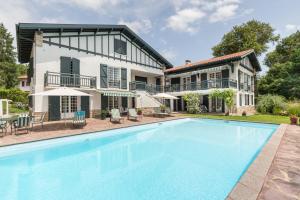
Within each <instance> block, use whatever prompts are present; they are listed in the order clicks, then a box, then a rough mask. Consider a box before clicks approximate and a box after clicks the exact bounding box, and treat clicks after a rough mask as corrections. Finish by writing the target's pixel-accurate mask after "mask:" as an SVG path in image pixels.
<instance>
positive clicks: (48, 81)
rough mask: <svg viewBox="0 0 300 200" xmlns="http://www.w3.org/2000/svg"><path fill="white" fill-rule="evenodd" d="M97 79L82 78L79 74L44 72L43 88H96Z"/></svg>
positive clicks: (91, 77)
mask: <svg viewBox="0 0 300 200" xmlns="http://www.w3.org/2000/svg"><path fill="white" fill-rule="evenodd" d="M96 80H97V78H96V77H95V76H84V75H79V74H68V73H57V72H48V71H47V72H46V73H45V75H44V84H45V86H64V87H78V88H96V83H97V81H96Z"/></svg>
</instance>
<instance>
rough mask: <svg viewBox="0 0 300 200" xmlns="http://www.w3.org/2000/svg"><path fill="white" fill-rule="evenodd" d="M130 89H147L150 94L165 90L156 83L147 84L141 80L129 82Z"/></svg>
mask: <svg viewBox="0 0 300 200" xmlns="http://www.w3.org/2000/svg"><path fill="white" fill-rule="evenodd" d="M129 89H130V90H134V91H135V90H141V91H147V92H149V93H150V94H155V93H159V92H163V86H160V85H154V84H147V83H144V82H139V81H133V82H130V83H129Z"/></svg>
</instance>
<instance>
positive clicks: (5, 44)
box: [0, 23, 16, 63]
mask: <svg viewBox="0 0 300 200" xmlns="http://www.w3.org/2000/svg"><path fill="white" fill-rule="evenodd" d="M13 41H14V38H13V37H12V35H11V34H10V33H9V32H8V31H7V29H6V28H5V27H4V25H3V24H2V23H0V62H8V63H15V62H16V52H14V49H15V48H14V47H13Z"/></svg>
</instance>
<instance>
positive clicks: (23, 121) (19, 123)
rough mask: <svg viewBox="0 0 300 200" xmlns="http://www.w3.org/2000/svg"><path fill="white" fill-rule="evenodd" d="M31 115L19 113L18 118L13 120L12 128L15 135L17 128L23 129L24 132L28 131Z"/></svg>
mask: <svg viewBox="0 0 300 200" xmlns="http://www.w3.org/2000/svg"><path fill="white" fill-rule="evenodd" d="M30 122H31V117H30V116H29V115H27V114H25V115H24V114H21V115H19V116H18V118H17V119H16V120H15V121H14V122H13V124H12V128H13V129H14V130H15V135H16V134H17V132H18V130H20V129H25V130H26V133H29V127H30Z"/></svg>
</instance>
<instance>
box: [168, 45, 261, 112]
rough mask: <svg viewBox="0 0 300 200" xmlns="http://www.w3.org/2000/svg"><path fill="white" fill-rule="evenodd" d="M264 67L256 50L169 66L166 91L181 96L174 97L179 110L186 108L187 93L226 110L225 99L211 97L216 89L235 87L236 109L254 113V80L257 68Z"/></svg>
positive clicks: (209, 106)
mask: <svg viewBox="0 0 300 200" xmlns="http://www.w3.org/2000/svg"><path fill="white" fill-rule="evenodd" d="M257 71H261V67H260V64H259V61H258V60H257V58H256V55H255V53H254V51H253V50H247V51H242V52H237V53H234V54H229V55H225V56H221V57H215V58H211V59H208V60H203V61H198V62H194V63H191V62H190V61H189V60H187V61H186V63H185V65H182V66H178V67H174V68H170V69H166V70H165V92H168V93H170V94H172V95H174V96H177V97H178V100H174V101H171V103H170V104H171V105H170V106H171V108H172V109H173V110H175V111H183V110H186V104H185V102H184V101H183V98H182V97H183V96H184V94H187V93H198V94H200V96H201V98H200V105H205V107H206V108H207V109H208V111H209V112H226V111H228V109H227V108H226V105H225V104H224V101H223V100H222V99H215V98H209V94H210V93H211V92H212V91H213V90H214V89H219V90H224V89H228V88H231V89H233V90H234V91H235V94H236V96H235V102H234V104H235V105H234V112H235V113H237V114H241V113H242V112H243V111H245V112H247V113H252V112H254V111H255V109H254V104H255V103H254V98H255V97H254V89H255V87H254V84H255V76H256V72H257Z"/></svg>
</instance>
